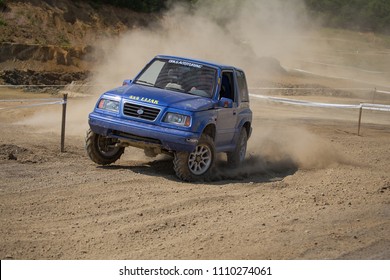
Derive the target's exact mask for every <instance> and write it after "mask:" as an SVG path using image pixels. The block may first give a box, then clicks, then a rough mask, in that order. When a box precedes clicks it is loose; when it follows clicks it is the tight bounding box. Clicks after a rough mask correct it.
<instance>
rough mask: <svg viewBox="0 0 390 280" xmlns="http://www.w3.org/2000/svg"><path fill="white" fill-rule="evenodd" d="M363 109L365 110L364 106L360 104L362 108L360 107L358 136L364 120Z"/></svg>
mask: <svg viewBox="0 0 390 280" xmlns="http://www.w3.org/2000/svg"><path fill="white" fill-rule="evenodd" d="M362 111H363V106H362V105H361V104H360V108H359V122H358V136H360V124H361V122H362Z"/></svg>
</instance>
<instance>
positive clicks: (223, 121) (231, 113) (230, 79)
mask: <svg viewBox="0 0 390 280" xmlns="http://www.w3.org/2000/svg"><path fill="white" fill-rule="evenodd" d="M235 88H236V87H235V81H234V73H233V71H223V72H222V79H221V87H220V92H219V99H221V98H222V97H224V98H229V99H231V100H232V102H233V106H232V107H231V108H225V107H221V108H219V109H218V114H217V125H216V127H217V134H216V144H217V147H224V146H227V145H231V143H232V141H233V137H234V134H235V129H236V125H237V107H238V106H237V93H236V90H235Z"/></svg>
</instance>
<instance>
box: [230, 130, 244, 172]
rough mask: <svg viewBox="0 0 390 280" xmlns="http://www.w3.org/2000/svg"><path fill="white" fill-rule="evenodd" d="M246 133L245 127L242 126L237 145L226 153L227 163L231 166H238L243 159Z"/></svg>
mask: <svg viewBox="0 0 390 280" xmlns="http://www.w3.org/2000/svg"><path fill="white" fill-rule="evenodd" d="M247 142H248V135H247V132H246V129H245V128H244V127H243V128H242V129H241V131H240V136H239V137H238V141H237V145H236V147H235V149H234V151H233V152H229V153H227V161H228V165H229V166H230V167H232V168H237V167H239V166H240V165H241V164H242V163H243V162H244V160H245V154H246V149H247Z"/></svg>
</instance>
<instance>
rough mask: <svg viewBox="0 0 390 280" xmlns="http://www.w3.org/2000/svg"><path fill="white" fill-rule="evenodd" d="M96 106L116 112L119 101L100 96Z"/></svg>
mask: <svg viewBox="0 0 390 280" xmlns="http://www.w3.org/2000/svg"><path fill="white" fill-rule="evenodd" d="M98 108H99V109H103V110H108V111H113V112H116V113H118V112H119V101H115V100H110V99H104V98H102V99H100V101H99V104H98Z"/></svg>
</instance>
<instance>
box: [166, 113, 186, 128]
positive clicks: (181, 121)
mask: <svg viewBox="0 0 390 280" xmlns="http://www.w3.org/2000/svg"><path fill="white" fill-rule="evenodd" d="M164 122H167V123H172V124H176V125H181V126H190V125H191V117H190V116H186V115H181V114H176V113H167V114H166V115H165V118H164Z"/></svg>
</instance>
